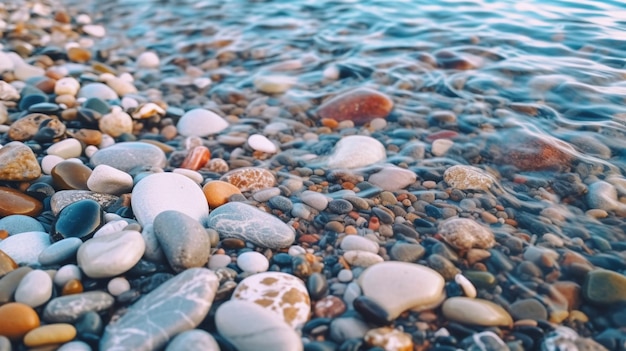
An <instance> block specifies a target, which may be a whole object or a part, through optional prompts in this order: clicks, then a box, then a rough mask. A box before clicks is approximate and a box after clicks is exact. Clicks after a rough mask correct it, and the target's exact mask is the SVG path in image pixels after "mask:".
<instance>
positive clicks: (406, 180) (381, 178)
mask: <svg viewBox="0 0 626 351" xmlns="http://www.w3.org/2000/svg"><path fill="white" fill-rule="evenodd" d="M416 180H417V174H415V172H413V171H410V170H408V169H404V168H400V167H397V166H385V167H383V168H382V169H381V170H380V171H378V172H376V173H374V174H372V175H371V176H370V177H369V178H368V179H367V181H368V182H370V183H372V184H373V185H375V186H377V187H379V188H381V189H383V190H386V191H398V190H401V189H404V188H406V187H407V186H409V185H411V184H413V183H415V181H416Z"/></svg>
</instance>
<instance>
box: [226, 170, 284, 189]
mask: <svg viewBox="0 0 626 351" xmlns="http://www.w3.org/2000/svg"><path fill="white" fill-rule="evenodd" d="M220 180H222V181H225V182H228V183H231V184H233V185H234V186H236V187H237V188H239V190H241V191H242V192H243V191H255V190H261V189H265V188H271V187H273V186H274V185H275V184H276V177H274V175H273V174H272V172H270V171H268V170H266V169H263V168H257V167H244V168H238V169H234V170H232V171H230V172H228V173H226V174H224V175H223V176H222V178H220Z"/></svg>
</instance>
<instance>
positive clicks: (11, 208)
mask: <svg viewBox="0 0 626 351" xmlns="http://www.w3.org/2000/svg"><path fill="white" fill-rule="evenodd" d="M41 210H43V204H42V203H41V202H40V201H39V200H37V199H35V198H34V197H31V196H28V195H26V194H24V193H22V192H20V191H18V190H15V189H13V188H8V187H4V186H0V217H6V216H11V215H24V216H31V217H35V216H38V215H39V214H40V213H41Z"/></svg>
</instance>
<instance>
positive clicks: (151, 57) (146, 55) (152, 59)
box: [137, 51, 161, 68]
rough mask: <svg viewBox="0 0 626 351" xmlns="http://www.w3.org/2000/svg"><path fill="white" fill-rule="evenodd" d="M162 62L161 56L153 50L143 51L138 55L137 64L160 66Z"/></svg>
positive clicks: (149, 66) (141, 65) (150, 66)
mask: <svg viewBox="0 0 626 351" xmlns="http://www.w3.org/2000/svg"><path fill="white" fill-rule="evenodd" d="M160 63H161V62H160V60H159V56H158V55H157V54H156V53H155V52H153V51H145V52H142V53H141V55H139V57H137V66H139V67H141V68H158V67H159V64H160Z"/></svg>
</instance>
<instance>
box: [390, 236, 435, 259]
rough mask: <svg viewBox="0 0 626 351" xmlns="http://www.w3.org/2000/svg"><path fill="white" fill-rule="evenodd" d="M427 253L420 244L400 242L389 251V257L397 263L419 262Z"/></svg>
mask: <svg viewBox="0 0 626 351" xmlns="http://www.w3.org/2000/svg"><path fill="white" fill-rule="evenodd" d="M425 252H426V249H424V247H423V246H422V245H420V244H412V243H407V242H401V241H398V242H396V243H395V244H394V245H393V246H392V247H391V250H389V256H390V257H391V258H392V259H394V260H395V261H403V262H417V261H418V260H419V259H420V258H422V257H423V256H424V253H425Z"/></svg>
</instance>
